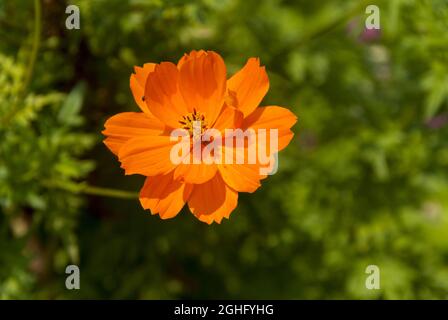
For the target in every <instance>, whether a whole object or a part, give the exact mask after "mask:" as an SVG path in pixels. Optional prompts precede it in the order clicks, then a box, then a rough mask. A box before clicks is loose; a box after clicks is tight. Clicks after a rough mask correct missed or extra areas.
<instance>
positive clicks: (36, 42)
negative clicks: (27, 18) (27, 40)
mask: <svg viewBox="0 0 448 320" xmlns="http://www.w3.org/2000/svg"><path fill="white" fill-rule="evenodd" d="M41 15H42V14H41V5H40V0H34V34H33V44H32V49H31V54H30V60H29V63H28V68H27V72H26V75H25V80H24V82H23V86H22V92H24V91H25V90H26V88H27V87H28V85H29V83H30V81H31V78H32V76H33V72H34V66H35V64H36V59H37V53H38V52H39V46H40V34H41Z"/></svg>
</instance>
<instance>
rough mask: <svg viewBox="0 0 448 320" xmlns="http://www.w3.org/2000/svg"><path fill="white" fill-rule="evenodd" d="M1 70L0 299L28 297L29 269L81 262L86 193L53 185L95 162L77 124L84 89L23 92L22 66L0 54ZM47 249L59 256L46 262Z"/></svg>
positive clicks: (40, 271) (83, 171) (86, 137)
mask: <svg viewBox="0 0 448 320" xmlns="http://www.w3.org/2000/svg"><path fill="white" fill-rule="evenodd" d="M0 70H2V72H1V74H0V109H1V111H2V112H1V116H0V123H1V126H0V137H1V141H2V143H1V145H0V210H1V211H0V212H1V216H0V222H1V229H0V239H1V240H0V243H1V249H0V264H1V265H2V267H1V268H0V298H23V297H27V295H26V292H27V291H28V290H29V288H30V285H31V284H32V283H33V277H32V275H31V273H30V270H29V269H31V270H32V271H33V273H34V274H36V275H42V274H43V273H46V272H48V270H47V268H48V266H46V265H45V264H46V263H55V264H57V265H58V266H59V267H62V266H64V265H66V264H67V263H68V262H69V261H74V262H77V261H79V255H78V251H77V239H76V237H75V233H74V232H75V228H76V226H77V220H76V219H77V215H78V210H79V207H80V204H81V202H82V199H81V198H80V197H79V196H75V195H72V194H70V193H68V192H65V191H59V190H49V189H48V188H49V187H51V183H52V182H53V181H57V183H59V184H63V183H64V182H71V181H72V180H73V179H80V178H83V177H85V175H86V174H87V173H88V172H89V171H90V170H91V169H92V162H91V161H85V160H80V159H79V156H80V155H81V153H82V152H83V151H84V150H86V149H87V148H89V147H90V146H91V145H92V144H93V142H94V140H93V136H92V135H90V134H85V133H82V132H79V131H78V130H77V128H76V125H79V124H80V117H79V114H78V112H79V109H80V106H81V102H82V94H83V91H82V90H81V88H82V87H80V86H78V87H76V88H75V89H74V90H73V91H72V92H71V93H70V94H69V95H68V97H67V98H65V95H64V94H62V93H55V92H54V93H47V94H34V93H24V92H23V79H24V74H25V72H24V70H25V68H24V67H23V65H21V64H20V63H17V62H14V61H13V59H11V58H9V57H7V56H4V55H0ZM46 241H50V242H51V245H50V246H47V245H46V243H45V242H46ZM24 251H25V255H24ZM49 252H51V254H52V255H53V254H54V257H52V258H51V259H49V260H45V258H44V256H45V255H46V254H48V253H49Z"/></svg>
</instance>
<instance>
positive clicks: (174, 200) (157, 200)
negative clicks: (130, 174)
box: [140, 172, 193, 219]
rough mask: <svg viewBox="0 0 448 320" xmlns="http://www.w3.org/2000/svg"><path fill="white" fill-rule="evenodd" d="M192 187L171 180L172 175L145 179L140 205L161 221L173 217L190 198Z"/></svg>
mask: <svg viewBox="0 0 448 320" xmlns="http://www.w3.org/2000/svg"><path fill="white" fill-rule="evenodd" d="M192 190H193V186H192V185H190V184H185V183H181V182H179V181H174V180H173V173H172V172H171V173H168V174H166V175H159V176H155V177H149V178H146V180H145V184H144V185H143V188H142V189H141V191H140V203H141V205H142V207H143V208H144V209H149V210H151V214H159V216H160V218H162V219H170V218H173V217H175V216H176V215H177V214H178V213H179V211H180V210H182V207H183V206H184V205H185V202H186V201H187V200H188V198H189V197H190V194H191V191H192Z"/></svg>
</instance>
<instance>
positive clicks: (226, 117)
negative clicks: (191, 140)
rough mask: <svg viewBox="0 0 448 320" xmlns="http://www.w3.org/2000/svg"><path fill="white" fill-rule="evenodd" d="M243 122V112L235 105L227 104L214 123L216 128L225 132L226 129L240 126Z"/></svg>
mask: <svg viewBox="0 0 448 320" xmlns="http://www.w3.org/2000/svg"><path fill="white" fill-rule="evenodd" d="M242 124H243V113H242V112H241V111H239V110H238V109H236V108H234V107H228V106H225V107H224V108H223V109H222V111H221V114H220V115H219V116H218V119H216V122H215V124H214V125H213V128H214V129H217V130H219V131H221V132H223V133H224V132H225V129H234V128H239V127H241V126H242Z"/></svg>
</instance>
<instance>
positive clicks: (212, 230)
mask: <svg viewBox="0 0 448 320" xmlns="http://www.w3.org/2000/svg"><path fill="white" fill-rule="evenodd" d="M43 3H44V2H43ZM70 3H71V4H77V5H79V7H80V10H81V29H80V30H71V31H70V30H66V29H65V27H64V22H65V18H66V15H65V13H64V11H65V4H64V3H63V2H62V1H53V2H48V3H47V2H45V4H44V6H45V7H44V10H42V12H43V14H44V17H43V20H42V23H43V28H42V30H43V34H42V42H41V45H40V48H41V49H40V52H39V57H38V59H37V61H36V67H35V72H34V75H33V80H32V83H31V86H30V87H29V88H27V89H26V90H25V91H26V92H22V90H23V89H21V86H22V84H21V83H22V81H23V77H24V73H25V70H27V69H26V67H25V65H24V63H25V62H24V61H27V60H26V57H27V54H26V53H27V52H29V48H30V43H29V41H25V37H26V34H27V33H26V32H24V30H23V28H24V27H26V28H28V29H30V28H31V27H32V23H30V22H29V21H32V17H33V7H32V3H31V2H30V1H28V2H27V1H17V2H14V3H13V2H10V3H8V4H5V3H3V2H0V26H1V30H0V35H1V34H3V33H5V29H4V28H3V26H4V25H5V26H6V25H7V24H8V21H9V20H7V19H6V18H7V17H14V21H15V22H14V24H15V25H14V26H8V29H7V30H11V32H10V34H13V33H15V34H17V35H18V36H17V39H21V37H22V38H23V40H24V41H25V42H24V43H23V44H21V43H19V44H17V43H16V41H14V40H15V37H8V38H7V39H6V38H5V42H2V43H0V50H1V51H0V52H3V54H2V55H1V56H0V110H1V116H0V119H1V121H2V122H1V123H2V125H1V127H0V137H1V138H2V143H1V145H0V150H1V151H0V205H1V207H0V208H1V214H0V238H1V239H0V297H2V298H11V297H18V298H27V297H32V298H36V297H39V298H40V297H44V298H288V299H291V298H301V299H313V298H326V299H329V298H335V299H341V298H361V299H404V298H418V299H421V298H425V299H429V298H433V299H445V298H446V297H447V292H448V270H447V269H446V264H447V262H448V215H447V209H448V182H447V172H448V171H447V169H448V151H447V150H448V149H447V144H446V141H448V124H445V122H446V121H447V118H448V110H447V105H448V101H447V100H448V99H447V98H448V78H447V75H448V50H447V49H448V32H447V31H448V30H447V29H448V4H447V3H446V1H444V0H434V1H430V0H411V1H402V0H390V1H377V3H376V4H377V5H378V6H379V8H380V10H381V31H380V32H379V33H369V32H364V30H363V28H364V20H365V18H366V17H367V15H366V14H365V7H366V6H367V5H368V4H371V3H370V2H369V1H355V0H353V1H336V0H325V1H280V0H267V1H255V0H247V1H242V0H241V1H238V0H226V1H221V0H219V1H218V0H216V1H215V0H202V1H195V2H190V1H188V2H187V1H160V0H149V1H143V0H112V1H110V0H107V1H106V0H95V1H89V0H78V1H71V2H70ZM26 21H28V22H26ZM20 22H23V23H20ZM25 31H26V30H25ZM19 48H22V50H21V51H20V52H19V54H18V55H17V57H16V58H12V55H13V54H14V53H15V52H16V51H17V50H18V49H19ZM200 48H205V49H212V50H216V51H217V52H219V53H220V54H221V55H222V56H223V57H224V59H225V61H226V64H227V67H228V73H229V74H231V73H233V72H235V71H236V70H238V68H240V67H241V66H242V65H243V64H244V62H245V60H246V59H247V58H248V57H250V56H257V57H260V58H261V61H262V63H263V64H265V65H266V68H267V70H268V73H269V77H270V91H269V93H268V95H267V96H266V98H265V100H264V101H263V104H264V105H270V104H278V105H281V106H286V107H289V108H291V109H292V110H293V111H294V112H295V113H296V114H297V115H298V117H299V122H298V124H297V125H296V126H295V128H294V131H295V132H296V137H295V139H294V140H293V141H292V142H291V145H290V146H289V147H288V148H287V149H286V150H284V152H282V153H281V154H280V156H279V158H280V165H279V172H278V173H277V174H276V175H274V176H272V177H269V179H267V180H266V181H264V182H263V186H262V188H261V189H259V190H258V191H257V192H256V193H254V194H240V196H239V204H238V208H237V209H236V210H235V211H234V212H233V213H232V215H231V218H230V220H229V221H227V220H226V221H224V222H223V223H222V225H212V226H207V225H205V224H203V223H201V222H198V221H196V220H195V219H194V217H192V216H191V215H190V214H189V213H188V212H187V210H185V211H183V212H182V213H181V214H179V215H178V217H176V219H173V220H168V221H161V220H160V219H159V218H158V217H154V216H150V215H149V214H148V213H147V212H145V213H144V212H143V210H142V209H141V207H140V205H139V203H138V201H137V200H123V199H111V198H105V197H98V196H90V197H81V196H80V195H79V191H80V189H78V188H76V187H73V183H74V182H76V181H81V180H83V179H87V180H88V182H89V183H90V184H92V185H96V186H107V187H110V188H120V189H124V190H133V191H137V190H138V189H139V188H140V187H141V185H142V183H143V178H142V177H129V176H127V177H125V176H124V174H123V172H122V171H121V170H120V169H119V164H118V162H117V161H116V159H115V157H114V156H113V155H111V154H110V152H109V151H108V150H106V148H105V147H104V146H103V145H102V144H101V143H99V142H100V139H101V135H100V131H101V129H102V127H103V124H104V121H105V119H106V118H108V117H109V116H111V115H113V114H115V113H118V112H123V111H137V106H136V105H135V102H134V101H133V98H132V95H131V93H130V90H129V75H130V73H131V72H132V67H133V66H134V65H142V64H143V63H145V62H159V61H166V60H168V61H176V60H177V59H178V58H180V57H181V55H182V54H183V53H184V52H188V51H190V50H192V49H200ZM27 49H28V50H27ZM86 130H87V131H88V132H89V134H86V133H84V131H86ZM93 137H95V138H93ZM93 142H96V144H95V146H94V147H93V149H92V150H91V151H90V152H89V153H88V155H87V156H83V152H85V151H86V150H88V149H89V148H90V147H91V146H92V143H93ZM86 157H87V158H88V159H91V160H88V161H86V160H82V159H85V158H86ZM93 161H95V162H96V164H97V166H96V168H95V170H94V171H93V172H92V173H91V174H90V175H89V176H87V173H88V172H89V171H90V170H91V169H92V162H93ZM86 176H87V177H86ZM70 183H72V184H70ZM86 190H87V189H85V190H84V191H86ZM82 203H85V205H84V206H83V205H82ZM71 262H75V263H79V266H80V269H81V290H79V291H67V290H66V289H65V286H64V280H65V278H64V270H65V265H67V264H68V263H71ZM371 264H374V265H378V266H379V268H380V270H381V290H367V289H366V288H365V285H364V283H365V279H366V276H367V275H366V274H365V269H366V267H367V266H368V265H371Z"/></svg>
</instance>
